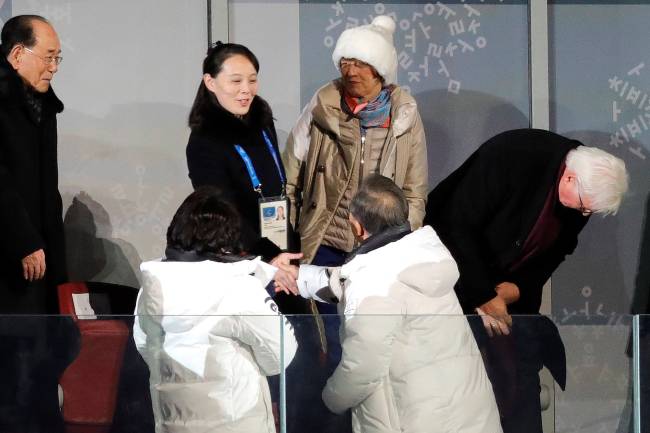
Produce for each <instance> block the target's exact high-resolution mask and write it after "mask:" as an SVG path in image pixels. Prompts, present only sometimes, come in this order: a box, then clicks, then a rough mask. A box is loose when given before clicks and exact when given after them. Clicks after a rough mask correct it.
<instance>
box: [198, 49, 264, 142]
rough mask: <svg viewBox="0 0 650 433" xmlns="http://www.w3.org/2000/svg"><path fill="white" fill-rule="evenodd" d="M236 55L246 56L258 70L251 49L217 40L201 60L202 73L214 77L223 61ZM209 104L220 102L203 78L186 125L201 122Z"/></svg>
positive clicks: (219, 105)
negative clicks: (206, 85)
mask: <svg viewBox="0 0 650 433" xmlns="http://www.w3.org/2000/svg"><path fill="white" fill-rule="evenodd" d="M237 55H240V56H244V57H246V58H247V59H248V60H249V61H250V62H251V63H252V64H253V66H254V67H255V72H259V71H260V64H259V62H258V61H257V57H255V54H253V52H252V51H251V50H249V49H248V48H246V47H245V46H243V45H240V44H223V43H221V42H217V43H216V44H215V45H214V46H213V47H212V48H210V49H209V50H208V53H207V55H206V56H205V59H204V60H203V73H204V74H210V76H212V77H216V76H217V75H218V74H219V72H221V69H222V68H223V63H224V62H225V61H226V60H228V59H229V58H231V57H232V56H237ZM210 106H216V107H218V108H221V104H219V101H218V100H217V97H216V96H214V94H213V93H212V92H210V91H209V90H208V88H207V87H205V83H204V82H203V79H201V84H199V90H198V91H197V92H196V97H195V98H194V104H192V110H190V116H189V119H188V125H189V127H190V128H192V129H193V128H195V127H197V126H199V125H201V124H202V123H203V120H204V118H205V113H206V110H207V109H208V108H210Z"/></svg>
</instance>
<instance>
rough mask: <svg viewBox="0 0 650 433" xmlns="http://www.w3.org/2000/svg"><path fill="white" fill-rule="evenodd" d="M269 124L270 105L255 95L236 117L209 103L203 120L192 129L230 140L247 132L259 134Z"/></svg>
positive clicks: (270, 122)
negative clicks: (240, 114) (240, 115)
mask: <svg viewBox="0 0 650 433" xmlns="http://www.w3.org/2000/svg"><path fill="white" fill-rule="evenodd" d="M271 125H273V112H272V111H271V107H270V106H269V104H268V103H267V102H266V101H265V100H264V99H262V98H261V97H260V96H259V95H257V96H255V98H254V99H253V103H252V104H251V108H250V110H249V111H248V113H247V114H246V115H245V116H244V117H243V118H238V117H236V116H235V115H234V114H232V113H230V112H229V111H227V110H224V109H223V108H222V107H220V106H218V105H216V104H209V105H208V108H207V111H206V114H205V116H203V121H202V122H201V123H200V124H199V125H198V126H197V127H195V128H194V129H195V130H198V131H200V132H205V133H208V134H211V135H218V136H219V137H222V138H224V139H226V140H228V141H232V140H240V139H241V138H242V137H246V136H248V135H249V134H259V131H260V130H261V129H268V128H270V127H271Z"/></svg>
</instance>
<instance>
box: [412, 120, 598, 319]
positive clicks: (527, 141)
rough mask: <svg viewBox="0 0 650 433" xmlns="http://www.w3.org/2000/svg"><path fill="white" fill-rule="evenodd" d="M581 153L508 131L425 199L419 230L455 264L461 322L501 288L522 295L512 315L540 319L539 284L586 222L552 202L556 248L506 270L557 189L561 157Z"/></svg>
mask: <svg viewBox="0 0 650 433" xmlns="http://www.w3.org/2000/svg"><path fill="white" fill-rule="evenodd" d="M579 145H581V143H580V142H579V141H576V140H570V139H567V138H565V137H562V136H560V135H558V134H554V133H552V132H549V131H543V130H537V129H519V130H513V131H507V132H504V133H502V134H499V135H497V136H495V137H493V138H491V139H490V140H488V141H487V142H485V143H484V144H482V145H481V146H480V147H479V148H478V150H476V152H474V153H473V154H472V155H471V156H470V157H469V158H468V159H467V161H465V162H464V163H463V164H462V165H461V166H460V168H458V169H457V170H456V171H454V172H453V173H452V174H451V175H449V177H447V178H446V179H444V180H443V181H442V182H440V184H439V185H438V186H437V187H436V188H435V189H434V190H433V191H431V193H430V194H429V197H428V202H427V207H426V217H425V220H424V223H425V224H430V225H432V226H433V227H434V229H435V230H436V232H437V233H438V235H439V236H440V238H441V239H442V241H443V242H444V243H445V245H446V246H447V248H449V250H450V252H451V253H452V255H453V256H454V258H455V259H456V262H457V263H458V267H459V270H460V279H459V281H458V283H457V284H456V293H457V295H458V298H459V300H460V302H461V305H462V307H463V310H464V311H465V312H466V313H467V314H474V313H475V311H474V309H475V308H476V307H478V306H480V305H482V304H484V303H485V302H487V301H489V300H490V299H492V298H494V296H496V293H495V291H494V288H495V286H496V285H497V284H498V283H500V282H503V281H509V282H513V283H515V284H517V285H518V286H519V290H520V299H519V301H517V302H516V303H513V304H511V305H509V306H508V311H509V312H510V313H511V314H536V313H538V312H539V307H540V304H541V296H542V287H543V285H544V283H545V282H546V280H548V278H549V277H550V276H551V274H552V273H553V271H554V270H555V269H556V268H557V267H558V266H559V264H560V263H561V262H562V261H563V260H564V258H565V256H566V255H568V254H571V253H572V252H573V251H574V249H575V247H576V245H577V242H578V233H580V231H581V230H582V228H583V227H584V225H585V224H586V223H587V221H588V217H584V216H582V214H581V213H580V212H578V211H577V210H574V209H569V208H566V207H564V206H562V205H561V204H560V203H559V201H558V202H557V203H556V206H555V213H556V215H557V216H558V218H559V219H560V220H561V224H562V229H561V232H560V234H559V236H558V239H557V240H556V242H555V243H554V244H553V245H552V246H551V247H550V248H549V249H547V250H546V251H544V252H542V253H540V254H538V255H537V256H534V257H532V258H531V259H529V260H527V261H526V262H524V263H523V264H521V265H520V266H519V267H518V268H517V269H516V270H515V271H514V272H512V271H510V269H511V266H512V265H513V263H515V261H516V260H518V258H519V256H520V254H521V251H522V248H523V246H524V242H525V241H526V239H527V238H528V235H529V234H530V232H531V230H532V228H533V226H534V225H535V222H536V221H537V218H538V217H539V215H540V213H541V210H542V208H543V206H544V203H545V201H546V198H547V196H548V195H549V193H550V192H551V190H553V189H555V188H556V186H557V183H558V179H559V176H560V175H561V173H559V170H560V168H561V166H562V164H563V163H564V160H565V158H566V155H567V153H569V151H570V150H571V149H574V148H576V147H577V146H579Z"/></svg>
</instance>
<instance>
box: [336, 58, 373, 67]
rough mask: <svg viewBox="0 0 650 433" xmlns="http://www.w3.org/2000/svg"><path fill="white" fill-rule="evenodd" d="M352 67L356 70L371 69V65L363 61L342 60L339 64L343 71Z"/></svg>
mask: <svg viewBox="0 0 650 433" xmlns="http://www.w3.org/2000/svg"><path fill="white" fill-rule="evenodd" d="M352 66H354V67H356V68H369V67H370V65H369V64H367V63H366V62H362V61H361V60H348V59H342V60H341V61H340V62H339V67H340V68H341V69H350V68H351V67H352Z"/></svg>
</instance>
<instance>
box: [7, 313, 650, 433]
mask: <svg viewBox="0 0 650 433" xmlns="http://www.w3.org/2000/svg"><path fill="white" fill-rule="evenodd" d="M634 321H635V322H637V324H636V325H635V327H636V328H637V332H636V336H637V337H638V338H632V328H633V326H632V324H633V317H632V316H621V317H620V318H617V319H616V320H615V321H611V322H607V323H593V324H589V323H582V324H569V323H563V322H562V320H554V319H553V318H549V317H544V316H514V317H513V323H512V327H511V328H508V329H507V332H508V335H496V334H498V333H499V331H498V330H495V329H494V328H490V331H489V333H493V334H495V335H492V336H490V335H489V333H488V330H487V329H486V326H488V327H489V326H491V324H490V323H487V322H484V321H483V320H482V318H480V317H478V316H468V317H465V316H426V315H421V316H420V315H381V316H373V315H356V316H352V317H351V318H348V319H347V320H345V321H344V323H341V321H340V319H339V316H337V315H322V316H319V318H318V319H316V318H315V317H314V316H312V315H292V316H164V317H163V316H137V317H135V318H134V317H133V316H98V317H97V318H96V319H88V320H74V319H73V318H71V317H65V316H35V317H30V316H3V317H0V350H1V353H2V354H3V355H2V356H1V357H0V364H1V368H2V371H3V377H4V379H3V386H2V387H0V431H3V432H4V431H7V432H13V431H29V432H41V431H42V432H48V433H51V432H64V431H68V432H69V431H89V429H97V428H100V429H104V430H102V431H107V432H108V431H110V432H121V433H123V432H126V433H129V432H134V433H135V432H139V433H143V432H154V431H155V424H156V423H158V426H159V429H158V431H167V430H169V429H172V430H173V428H174V427H175V426H176V427H178V426H184V428H190V430H189V431H191V428H192V426H195V428H197V429H201V428H215V429H218V428H225V427H226V426H228V427H229V428H239V429H240V430H238V431H270V432H273V431H281V432H305V431H309V432H337V433H344V432H351V431H352V428H353V425H357V426H362V427H363V426H366V427H370V426H373V427H375V428H379V427H381V426H384V427H392V428H397V427H399V428H403V429H411V430H412V431H436V430H435V429H434V427H432V426H439V428H441V429H443V430H444V429H447V430H444V431H459V430H462V428H467V427H468V426H472V425H474V426H476V425H484V426H488V427H489V431H495V432H498V431H500V430H499V429H500V426H499V425H500V423H501V422H503V423H504V425H505V424H507V425H508V427H507V428H508V430H506V431H528V430H530V429H531V428H532V427H531V426H534V425H538V424H539V423H540V422H541V421H540V420H541V418H540V414H542V413H548V411H551V413H552V414H553V419H554V422H553V423H552V425H551V426H546V425H545V426H544V432H546V433H548V432H552V431H556V432H569V431H581V432H595V433H598V432H601V431H602V432H604V431H607V432H639V431H643V430H635V428H641V427H642V426H643V421H644V420H646V419H647V416H648V415H647V414H648V404H649V403H648V402H649V399H648V396H649V394H650V386H649V380H648V377H647V376H648V373H647V371H646V370H647V369H645V368H644V366H647V365H648V361H649V360H650V345H649V344H648V343H649V341H648V335H649V333H648V329H650V328H649V327H650V316H634ZM488 322H489V321H488ZM341 341H342V342H343V344H342V345H341V344H340V342H341ZM632 355H634V356H632ZM635 365H636V369H635V368H634V366H635ZM542 367H544V369H543V370H542V374H541V376H540V375H539V371H540V370H541V369H542ZM540 377H541V379H540ZM549 378H552V379H549ZM635 379H636V380H635ZM562 389H564V390H562ZM540 407H541V408H542V411H540V410H539V409H540ZM378 426H379V427H378ZM436 428H437V427H436ZM75 429H76V430H75ZM166 429H167V430H166ZM242 429H243V430H242ZM524 429H527V430H524Z"/></svg>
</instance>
